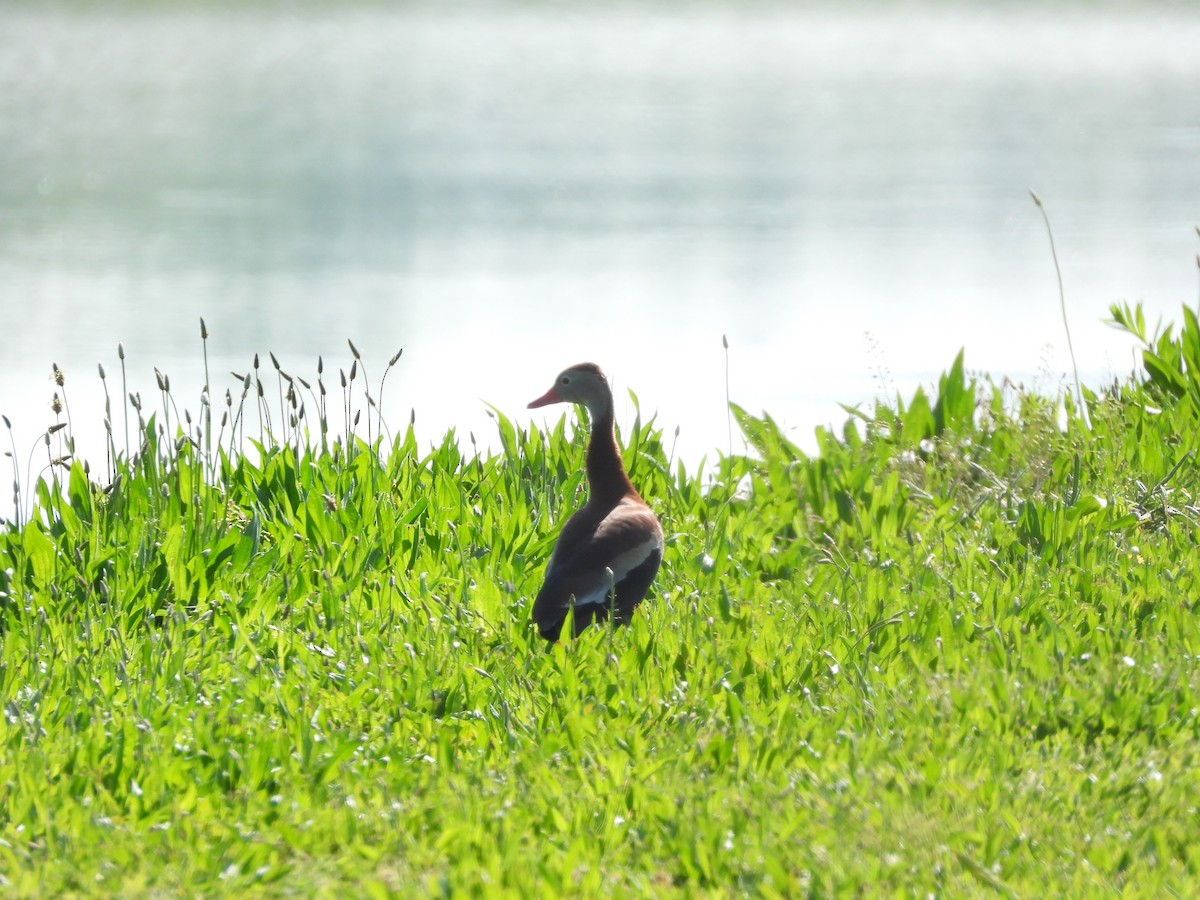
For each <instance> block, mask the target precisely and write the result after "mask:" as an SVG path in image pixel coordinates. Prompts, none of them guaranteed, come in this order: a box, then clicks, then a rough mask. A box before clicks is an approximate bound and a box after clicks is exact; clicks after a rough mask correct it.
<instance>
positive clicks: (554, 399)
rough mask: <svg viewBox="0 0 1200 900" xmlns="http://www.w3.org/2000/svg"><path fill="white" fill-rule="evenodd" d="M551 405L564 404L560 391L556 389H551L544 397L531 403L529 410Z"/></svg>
mask: <svg viewBox="0 0 1200 900" xmlns="http://www.w3.org/2000/svg"><path fill="white" fill-rule="evenodd" d="M551 403H562V397H560V396H558V389H557V388H556V387H552V388H550V390H548V391H546V393H544V394H542V396H540V397H538V398H537V399H536V400H534V401H533V402H531V403H530V404H529V407H528V408H529V409H537V408H538V407H539V406H549V405H550V404H551Z"/></svg>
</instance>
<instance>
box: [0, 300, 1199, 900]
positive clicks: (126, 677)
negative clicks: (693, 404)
mask: <svg viewBox="0 0 1200 900" xmlns="http://www.w3.org/2000/svg"><path fill="white" fill-rule="evenodd" d="M1113 313H1114V318H1115V319H1116V321H1117V323H1118V324H1119V325H1120V327H1123V328H1125V329H1126V330H1127V331H1130V332H1131V333H1134V334H1136V335H1137V336H1138V337H1139V339H1140V340H1141V341H1142V343H1143V345H1144V360H1145V373H1143V374H1142V375H1139V376H1138V377H1135V378H1131V379H1129V380H1127V381H1126V382H1123V383H1120V384H1114V385H1112V386H1110V387H1109V388H1108V389H1106V390H1104V391H1101V392H1088V391H1086V390H1085V391H1084V399H1085V402H1086V403H1087V404H1088V407H1089V412H1090V418H1091V427H1090V429H1089V428H1086V427H1085V426H1084V425H1083V424H1082V421H1083V420H1082V418H1081V416H1080V415H1078V413H1077V409H1076V407H1075V405H1074V404H1073V401H1072V398H1071V397H1070V395H1069V394H1068V395H1064V396H1063V397H1061V398H1058V399H1055V398H1043V397H1038V396H1035V395H1030V394H1027V393H1023V392H1021V391H1018V390H1016V389H1014V388H1012V387H1011V386H1008V385H1005V384H993V383H992V382H991V381H990V380H988V379H972V378H970V377H968V375H967V374H966V373H965V371H964V368H963V365H962V357H961V356H960V357H959V359H958V360H956V361H955V362H954V364H953V366H952V367H951V368H950V370H949V371H948V372H947V373H946V374H945V375H944V376H943V377H942V379H941V381H940V383H939V385H938V386H937V390H936V395H933V392H930V394H929V395H927V394H926V393H925V392H923V391H922V392H918V393H917V394H916V395H915V396H913V397H911V398H909V399H907V400H905V399H903V398H896V400H895V401H894V402H890V403H881V404H879V405H877V407H876V408H875V409H874V410H873V411H871V412H870V413H862V412H857V411H856V412H855V414H854V416H853V418H852V420H851V422H850V423H848V425H847V427H846V429H845V430H844V433H842V434H841V435H835V434H834V433H831V432H827V431H820V432H819V434H818V440H819V445H820V449H819V452H818V453H816V454H814V455H807V454H805V453H802V452H800V451H799V450H798V449H797V448H796V447H795V446H794V445H793V444H792V443H791V442H790V441H789V440H788V438H787V437H786V436H785V435H784V434H782V433H781V431H780V429H779V428H778V427H777V426H776V425H775V423H774V422H773V421H772V420H771V418H770V417H769V416H766V415H762V416H756V415H751V414H749V413H747V412H745V411H743V410H740V409H736V408H735V410H734V412H735V416H736V420H737V422H738V424H739V425H740V427H741V429H742V431H743V433H744V434H745V435H746V437H747V439H748V441H749V443H750V445H751V446H752V448H753V452H752V453H751V454H749V455H746V456H727V457H726V456H722V457H721V458H719V459H718V460H717V461H716V463H715V464H714V465H712V466H709V465H703V464H702V465H701V466H699V467H698V468H696V469H694V470H688V469H687V468H686V467H684V466H682V465H679V464H677V463H674V462H672V460H671V458H670V456H671V454H670V449H669V447H668V446H665V445H664V440H663V436H662V434H661V433H660V431H659V429H658V428H657V427H656V425H655V424H654V423H653V422H640V421H639V422H635V423H633V425H632V427H631V428H629V429H628V430H627V431H626V433H625V434H624V435H623V444H624V446H625V453H626V461H627V463H628V465H629V467H630V469H631V472H632V475H633V478H634V480H635V482H636V483H637V484H638V485H639V487H640V488H641V490H642V493H643V494H644V495H645V496H646V497H647V498H649V500H650V502H651V503H652V505H653V506H654V507H655V508H656V509H657V510H658V512H659V513H660V514H661V515H662V517H663V519H664V523H665V530H666V532H667V534H668V544H667V550H666V554H665V560H664V564H663V569H662V571H661V573H660V575H659V578H658V581H657V583H656V588H655V591H654V592H653V593H652V595H651V599H650V601H649V602H648V603H646V604H645V605H644V606H643V607H642V608H641V610H640V611H639V613H638V615H637V616H636V617H635V620H634V622H633V624H632V625H631V626H630V627H628V628H625V629H621V630H618V631H612V630H609V629H605V628H594V629H591V630H589V631H588V632H586V633H585V634H584V635H583V636H582V637H581V638H580V639H579V640H577V641H574V642H565V643H563V644H560V645H558V646H555V647H554V648H552V649H548V648H547V647H546V646H545V645H544V644H543V642H542V641H541V640H540V639H539V638H538V637H537V636H536V634H535V633H534V632H533V630H532V629H531V628H530V626H529V623H528V617H529V605H530V602H531V598H532V596H533V595H534V593H535V592H536V590H537V587H538V585H539V583H540V579H541V576H542V571H543V568H544V565H545V562H546V559H547V557H548V555H549V551H550V548H551V546H552V542H553V539H554V537H555V535H556V530H557V527H558V526H559V525H560V524H561V522H562V520H563V517H564V516H565V515H566V514H567V513H568V512H569V511H570V509H571V508H573V506H574V505H575V504H576V503H578V502H579V497H580V494H581V491H582V490H583V489H584V485H583V483H582V471H581V469H582V467H581V465H580V460H581V458H582V449H583V440H584V438H585V435H584V434H582V433H581V432H580V431H577V430H575V429H571V428H568V427H567V425H566V420H563V421H561V422H559V423H558V425H557V426H556V427H555V428H554V429H552V430H551V431H548V432H543V431H539V430H536V429H524V428H518V427H516V426H515V425H514V424H513V423H511V422H510V421H509V420H508V419H506V418H505V417H504V416H503V415H501V414H499V413H497V415H496V421H497V428H498V431H499V442H500V444H501V446H502V448H503V449H502V452H498V453H495V454H487V453H464V451H463V450H462V449H460V444H465V443H466V442H462V441H459V440H457V439H456V438H455V436H454V435H453V434H451V435H447V436H446V438H445V440H444V441H443V442H442V443H441V444H440V445H439V446H436V447H431V448H428V449H422V448H421V447H419V446H418V444H417V442H416V440H415V439H414V437H413V434H412V431H411V429H409V430H407V431H404V432H403V433H399V434H397V435H396V436H393V435H392V432H391V431H390V430H389V429H388V428H387V426H386V423H384V422H383V421H382V420H380V418H379V416H378V409H379V408H380V407H381V406H382V404H381V403H380V402H378V401H379V399H380V398H379V393H381V392H382V387H380V388H379V391H378V392H377V393H376V394H375V396H374V397H373V398H372V399H370V400H369V401H368V400H367V399H366V398H367V394H368V389H366V388H361V387H360V385H363V384H365V382H366V373H365V371H362V361H361V360H360V359H358V354H357V351H355V352H354V356H355V359H354V365H353V366H352V368H351V370H350V374H349V376H347V375H345V373H343V374H342V376H341V379H340V380H344V386H343V387H342V388H341V396H340V399H334V398H335V397H337V394H336V390H337V389H336V388H335V392H334V393H330V394H327V391H326V389H325V386H324V377H325V374H324V372H323V371H322V372H320V373H319V374H318V377H317V379H314V380H313V381H312V382H311V383H310V382H307V381H304V380H302V379H300V378H299V377H298V376H295V375H291V374H288V373H286V372H284V371H283V370H282V369H280V368H279V367H278V366H276V373H270V372H269V371H263V372H261V373H260V371H259V369H258V368H257V366H256V367H255V369H254V370H252V371H251V372H250V373H249V374H248V375H247V376H245V378H244V380H239V386H238V391H241V393H242V397H241V399H240V400H238V398H237V396H236V394H237V392H238V391H235V392H233V393H231V395H230V396H229V397H228V400H227V401H226V403H225V407H224V409H221V404H220V402H218V401H214V405H213V406H211V407H210V406H207V405H202V406H201V411H200V414H199V415H198V416H197V417H196V418H195V420H194V421H193V420H192V417H191V415H190V414H187V413H183V414H182V415H181V413H180V411H179V410H178V409H177V408H176V407H175V403H174V400H173V398H172V396H171V394H170V386H169V382H167V381H166V378H165V377H164V378H163V379H162V380H161V382H160V387H161V388H162V398H161V408H160V409H159V410H158V411H157V412H155V413H154V414H152V415H149V416H148V417H147V418H143V415H144V414H145V412H144V408H143V407H145V406H146V405H147V404H143V402H142V401H141V399H140V398H136V397H135V398H133V400H131V401H128V402H126V403H122V404H121V407H123V410H120V409H119V410H118V413H120V414H119V415H117V416H116V419H115V421H114V414H113V412H112V410H111V408H110V409H109V410H108V411H107V412H106V417H107V420H108V421H109V422H110V423H112V424H111V425H110V434H111V435H112V437H111V439H110V447H109V450H110V452H109V454H108V460H107V461H106V466H105V469H106V470H105V471H104V472H99V471H96V472H91V473H89V472H88V471H87V469H86V467H85V466H84V465H83V464H82V463H81V462H79V461H78V460H74V459H73V458H71V453H72V446H71V443H70V437H69V430H70V429H69V428H64V429H62V430H59V431H56V432H55V433H54V434H52V435H48V436H47V437H48V440H47V441H46V448H45V449H46V452H47V465H48V468H47V470H46V472H45V474H44V475H43V476H42V477H41V478H40V479H36V483H35V484H33V485H29V484H22V483H21V482H22V479H21V478H20V477H19V474H20V473H19V466H18V465H17V463H16V461H15V460H14V463H13V465H14V472H15V473H17V475H18V478H17V481H18V487H17V492H18V495H19V496H20V497H21V499H22V504H23V509H22V516H23V522H22V524H12V523H9V524H6V525H3V526H0V591H2V592H3V594H2V596H0V605H2V618H0V629H2V632H0V634H2V640H3V650H2V657H0V689H2V693H3V702H4V716H3V719H2V720H0V877H2V879H3V883H4V885H6V886H7V887H8V888H9V890H11V891H12V892H14V893H16V894H19V895H32V894H40V895H61V894H64V893H67V894H69V893H76V894H79V893H93V892H104V893H121V894H125V895H139V894H151V895H155V894H159V895H162V894H172V895H174V894H188V895H213V894H224V893H229V892H245V891H249V892H256V893H263V894H283V895H288V894H294V895H311V894H318V895H334V894H342V895H344V896H385V895H389V894H393V893H398V894H405V895H408V894H422V893H429V894H454V895H458V894H486V895H487V896H500V895H504V894H508V895H512V896H518V895H519V896H530V895H532V896H537V895H543V896H544V895H550V894H559V893H563V894H582V895H596V894H600V893H602V892H604V893H609V892H617V893H619V894H622V895H639V894H644V895H650V894H654V895H660V894H662V893H664V892H678V893H680V894H686V895H714V896H726V895H729V894H747V895H756V896H757V895H761V896H796V895H805V894H807V895H812V896H835V895H836V896H841V895H845V894H855V893H867V894H872V895H879V894H898V895H902V896H908V895H916V894H921V895H925V894H940V895H945V896H971V895H983V896H986V895H999V896H1029V897H1036V896H1055V895H1072V896H1080V895H1103V894H1106V893H1117V892H1121V893H1125V894H1128V895H1130V896H1163V895H1170V894H1172V893H1173V894H1176V895H1179V896H1191V895H1193V894H1194V893H1195V892H1196V890H1197V886H1198V884H1200V874H1198V871H1197V870H1198V867H1200V850H1197V846H1200V845H1198V844H1197V842H1196V840H1195V836H1196V834H1197V833H1198V831H1200V812H1198V810H1200V714H1198V709H1200V701H1198V699H1197V688H1198V687H1200V664H1198V662H1197V661H1198V660H1200V626H1198V624H1197V611H1198V609H1197V608H1198V606H1200V584H1198V583H1197V582H1198V576H1200V555H1198V554H1197V553H1196V542H1197V538H1198V536H1200V530H1198V526H1197V522H1198V520H1200V511H1198V510H1197V508H1196V505H1195V499H1194V496H1195V491H1196V487H1197V483H1198V481H1200V466H1198V463H1197V459H1196V455H1195V442H1196V435H1197V426H1198V418H1200V328H1198V327H1197V322H1196V319H1195V317H1194V316H1193V315H1191V313H1190V312H1187V311H1185V313H1184V324H1183V327H1182V328H1181V330H1180V331H1179V332H1178V333H1175V332H1174V331H1173V330H1170V329H1168V330H1167V331H1166V332H1162V333H1155V334H1148V333H1147V331H1146V327H1145V323H1144V322H1143V321H1142V318H1141V311H1140V310H1139V309H1127V308H1121V309H1118V308H1114V310H1113ZM122 362H123V360H122ZM395 362H396V360H395V359H393V360H392V364H395ZM389 368H390V365H389ZM385 377H386V376H385ZM357 379H362V380H357ZM107 383H108V382H107V381H106V384H107ZM381 384H382V382H381ZM313 385H315V386H313ZM276 396H278V401H276V400H275V399H274V398H275V397H276ZM305 401H307V410H306V408H305V405H304V404H305ZM218 410H220V412H221V415H220V416H218V415H217V411H218ZM356 410H357V412H356ZM125 414H130V420H131V422H130V426H129V430H130V432H131V433H132V438H133V444H132V446H129V447H128V449H127V448H126V446H125V444H126V440H127V439H126V438H124V434H123V431H124V430H123V428H122V425H123V417H124V415H125ZM364 414H365V421H362V419H361V418H360V420H359V422H358V423H357V426H356V425H355V422H354V419H355V417H356V415H357V416H360V417H361V416H362V415H364ZM135 420H136V421H135ZM1060 420H1061V421H1060ZM64 421H65V420H64ZM260 422H261V424H260ZM1061 422H1065V425H1063V424H1061ZM247 432H249V433H251V434H257V435H258V438H257V441H256V442H254V443H253V444H252V449H251V452H249V453H248V454H243V453H241V452H239V451H238V448H239V447H240V446H243V444H242V440H243V435H244V434H245V433H247ZM355 434H364V435H366V437H364V438H362V439H360V438H358V437H356V436H355ZM471 443H472V445H473V444H474V440H473V439H472V441H471ZM55 456H58V457H59V461H58V462H55V461H54V458H55ZM25 490H29V491H31V493H32V495H31V496H30V497H28V498H26V497H25V496H24V493H23V492H24V491H25Z"/></svg>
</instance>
